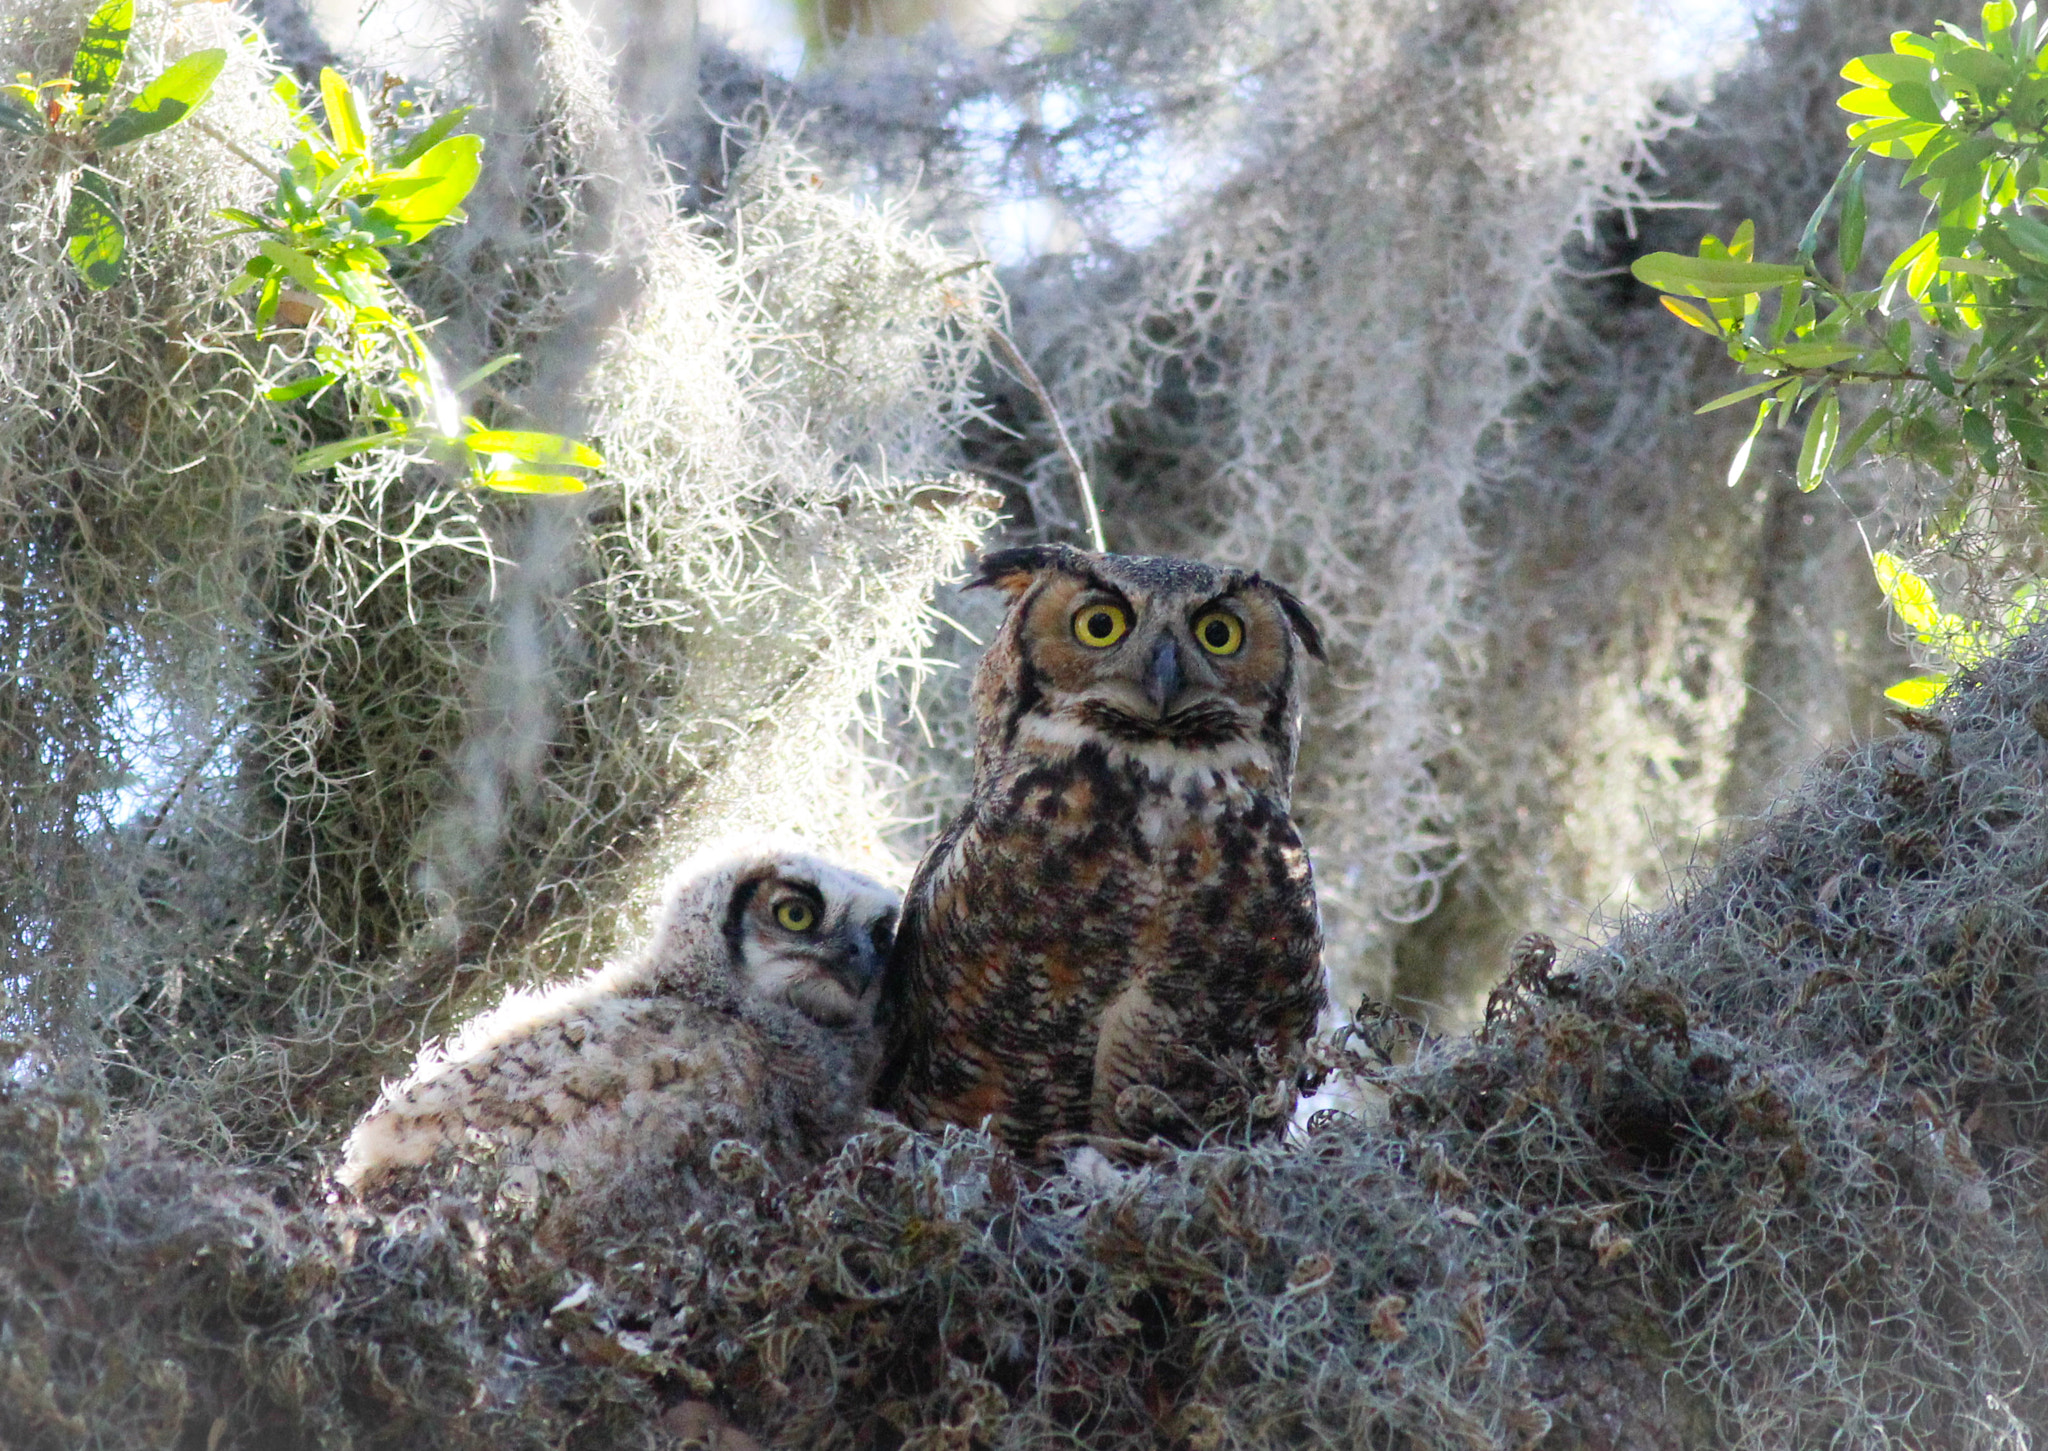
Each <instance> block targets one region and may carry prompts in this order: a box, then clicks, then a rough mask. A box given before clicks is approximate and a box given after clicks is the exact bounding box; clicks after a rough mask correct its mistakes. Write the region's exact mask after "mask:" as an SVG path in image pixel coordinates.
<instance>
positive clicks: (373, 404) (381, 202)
mask: <svg viewBox="0 0 2048 1451" xmlns="http://www.w3.org/2000/svg"><path fill="white" fill-rule="evenodd" d="M277 91H278V95H279V97H280V98H281V99H282V100H283V101H284V102H285V103H286V105H288V106H290V107H291V109H292V112H293V114H294V116H295V117H296V118H297V121H298V127H299V132H300V139H299V140H298V141H296V142H294V143H293V145H292V146H291V147H290V148H289V149H288V150H287V151H285V152H284V154H283V157H282V161H283V165H282V166H281V167H280V168H279V170H278V185H277V192H276V195H275V196H274V197H273V198H272V199H271V200H270V201H269V202H267V203H265V204H264V206H263V207H262V208H261V210H260V211H256V212H248V211H239V210H230V211H223V212H222V213H221V215H222V216H223V217H225V218H226V219H227V220H229V221H231V222H234V223H236V224H237V227H238V230H237V231H236V232H233V233H230V234H229V235H231V236H246V237H250V238H253V239H254V252H253V254H252V255H251V256H250V257H249V259H248V260H247V261H246V262H244V263H243V264H242V270H241V272H240V273H239V274H238V275H237V276H236V277H235V279H234V280H233V282H231V283H230V284H229V291H230V292H244V291H248V290H251V289H254V290H255V292H256V317H257V322H258V324H259V325H260V326H263V327H270V326H273V325H274V324H276V323H277V322H279V321H280V320H282V321H284V322H285V323H287V324H288V325H305V324H308V323H311V322H312V321H313V320H314V319H315V318H316V317H320V318H323V319H324V320H325V321H326V322H327V323H328V324H329V325H330V330H331V331H332V332H333V333H334V334H335V335H336V336H338V337H339V338H340V339H341V340H342V345H340V346H337V345H334V344H330V343H323V344H321V345H320V346H318V347H316V348H315V350H314V363H315V371H314V372H313V373H312V374H311V375H310V376H308V377H305V378H300V379H296V380H294V381H292V382H290V383H286V384H282V385H280V386H278V387H276V388H273V389H271V390H270V391H269V394H268V396H269V397H270V398H271V399H272V401H275V402H291V401H294V400H297V399H301V398H308V397H313V396H317V395H318V394H320V393H321V392H323V391H324V390H326V389H327V388H328V387H330V386H332V385H334V384H336V383H340V382H344V381H346V382H347V383H349V384H351V385H353V388H354V391H355V392H356V393H357V394H358V402H359V405H360V407H359V408H358V410H357V411H359V412H366V413H369V414H371V415H373V416H374V417H375V418H376V419H377V424H376V426H375V427H374V429H373V431H372V432H370V433H367V434H364V435H362V436H360V437H356V438H349V439H344V440H342V441H340V442H338V443H332V444H327V445H324V446H322V447H320V448H316V449H312V450H310V451H309V452H307V453H305V454H302V455H301V456H300V457H299V459H298V466H299V467H300V468H301V469H318V468H329V467H332V466H333V465H334V464H337V463H339V462H341V461H342V460H343V459H346V458H351V457H353V456H355V455H357V454H360V453H366V452H368V451H370V450H372V449H379V448H405V449H412V450H417V451H419V452H423V453H425V454H427V455H429V456H432V457H437V458H440V459H442V460H444V461H445V462H448V463H450V464H452V465H454V466H456V467H458V468H460V469H461V470H462V471H463V472H465V473H466V474H467V475H468V476H469V477H470V479H471V480H472V481H473V482H475V483H478V484H481V485H483V486H484V487H487V488H494V489H506V490H512V491H515V492H526V493H573V492H576V491H578V490H580V489H582V488H583V487H584V473H585V471H588V470H594V469H598V468H602V467H603V462H604V461H603V460H602V459H601V458H599V457H598V455H597V454H596V453H595V452H594V451H593V450H592V449H590V448H589V447H587V446H586V445H584V444H581V443H578V442H576V441H574V440H573V439H567V438H562V437H559V436H557V435H555V434H548V433H535V432H528V431H518V430H514V431H506V430H502V429H494V428H487V427H486V426H485V425H484V424H483V423H481V422H480V421H478V420H477V419H475V418H471V417H469V416H467V415H466V413H465V412H464V410H463V407H462V398H461V394H462V390H463V389H464V388H467V387H469V386H472V385H473V384H474V383H475V382H477V381H479V380H480V379H481V378H482V377H484V376H486V375H487V374H488V373H490V372H494V371H496V370H497V369H498V368H500V367H502V366H504V365H505V364H507V363H509V362H512V361H513V359H511V358H502V359H499V360H497V361H496V362H494V363H492V364H491V365H490V366H488V367H487V368H485V369H483V370H481V371H480V372H479V373H478V374H477V375H476V376H475V377H472V378H468V379H464V380H462V381H461V382H460V383H459V384H451V383H450V382H449V380H448V379H447V378H446V377H445V376H444V374H443V372H442V370H441V367H440V365H439V363H438V362H437V360H436V359H435V357H434V355H433V352H432V350H431V349H430V348H429V347H428V346H427V343H426V340H425V339H424V338H423V337H422V336H421V334H420V331H419V329H418V328H416V327H414V326H413V324H412V323H411V322H410V321H409V320H408V316H409V311H408V307H407V304H406V302H405V299H404V296H403V294H402V293H401V292H400V291H399V290H398V287H397V285H396V283H395V282H394V281H393V280H392V276H391V264H392V254H393V252H394V251H395V250H397V249H401V248H404V247H407V246H410V245H411V244H412V243H415V242H418V241H420V240H421V239H422V238H424V237H426V236H428V235H429V234H430V233H432V232H433V231H434V230H435V229H436V228H438V227H441V226H444V225H447V224H449V223H452V222H460V221H461V220H462V219H463V217H462V209H461V207H462V202H463V199H464V198H466V197H467V196H468V195H469V192H470V189H471V188H472V187H474V186H475V185H476V179H477V176H478V174H479V171H480V168H481V165H482V161H481V155H482V151H483V141H482V138H480V137H477V136H469V135H455V134H453V132H454V130H455V127H456V126H457V125H458V124H460V122H461V121H462V118H463V117H464V116H465V115H466V114H468V111H469V108H468V107H466V106H464V107H458V108H457V109H455V110H453V111H450V112H448V113H446V114H445V115H442V116H439V117H437V118H435V119H434V120H433V121H432V122H431V123H430V124H429V125H427V126H426V128H425V129H424V130H422V131H420V132H419V133H418V134H417V135H414V136H412V137H411V138H409V139H407V140H405V141H404V142H403V143H402V144H401V145H399V146H398V147H397V149H396V150H394V151H393V152H392V153H391V154H390V155H388V156H387V155H382V154H380V147H379V144H378V138H379V131H380V128H377V127H375V126H373V125H372V124H371V121H370V119H369V116H368V114H367V112H366V110H365V108H364V106H363V103H362V98H361V97H359V96H358V95H357V94H356V92H355V89H354V88H353V87H352V86H350V85H349V83H348V82H347V81H346V80H345V79H344V78H342V77H341V76H340V75H338V74H336V73H335V72H334V71H332V70H328V71H323V72H322V73H321V76H320V97H321V104H322V109H323V110H324V112H325V114H326V124H325V125H324V126H323V125H322V124H321V122H320V121H319V120H318V119H316V118H315V117H313V116H312V115H310V114H308V113H307V112H305V111H303V110H301V109H300V107H299V105H298V95H297V88H296V87H295V86H294V85H293V83H292V82H291V81H290V80H289V79H284V80H280V81H279V82H278V88H277Z"/></svg>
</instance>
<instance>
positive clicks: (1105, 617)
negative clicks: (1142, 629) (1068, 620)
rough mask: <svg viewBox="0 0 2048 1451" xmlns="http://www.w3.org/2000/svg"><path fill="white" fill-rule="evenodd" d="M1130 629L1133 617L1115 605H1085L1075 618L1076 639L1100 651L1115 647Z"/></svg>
mask: <svg viewBox="0 0 2048 1451" xmlns="http://www.w3.org/2000/svg"><path fill="white" fill-rule="evenodd" d="M1130 628H1131V617H1130V616H1129V615H1126V614H1125V613H1124V612H1123V611H1122V610H1120V609H1118V608H1117V607H1116V606H1115V605H1105V604H1094V605H1083V606H1082V607H1081V610H1080V613H1079V614H1077V615H1075V616H1074V638H1075V639H1076V640H1079V641H1080V642H1081V643H1082V644H1083V645H1093V646H1094V647H1095V648H1096V649H1098V650H1102V649H1106V648H1108V647H1109V646H1111V645H1114V644H1115V643H1116V642H1117V641H1119V640H1121V639H1122V638H1123V637H1124V635H1125V634H1126V633H1127V632H1128V631H1129V630H1130Z"/></svg>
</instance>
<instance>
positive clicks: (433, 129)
mask: <svg viewBox="0 0 2048 1451" xmlns="http://www.w3.org/2000/svg"><path fill="white" fill-rule="evenodd" d="M475 109H476V107H474V106H457V107H456V108H455V109H454V110H452V111H450V112H448V114H447V115H445V116H436V117H435V118H434V119H433V121H432V122H431V123H429V125H428V126H427V129H426V130H424V131H422V132H420V134H419V135H417V136H415V137H413V138H412V139H411V140H410V141H408V142H406V143H405V145H403V146H401V147H400V148H399V149H398V151H397V152H396V153H395V154H394V155H393V156H392V158H391V161H390V165H392V166H394V167H397V168H399V169H401V170H403V169H404V168H405V167H408V166H411V165H412V164H413V163H414V162H415V161H418V160H419V159H420V158H421V157H422V156H425V155H426V154H427V153H428V152H429V151H432V150H433V149H434V147H435V145H436V144H437V143H439V141H440V140H441V138H442V137H443V136H446V135H447V134H448V133H449V132H450V131H453V130H454V129H455V128H456V127H457V126H460V125H461V124H462V118H463V117H464V116H467V115H468V114H469V113H470V112H471V111H474V110H475Z"/></svg>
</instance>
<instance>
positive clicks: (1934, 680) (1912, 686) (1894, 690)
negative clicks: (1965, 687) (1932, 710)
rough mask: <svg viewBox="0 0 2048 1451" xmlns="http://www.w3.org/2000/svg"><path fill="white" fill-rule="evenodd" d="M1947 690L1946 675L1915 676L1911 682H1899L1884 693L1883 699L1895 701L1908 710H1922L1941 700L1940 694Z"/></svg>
mask: <svg viewBox="0 0 2048 1451" xmlns="http://www.w3.org/2000/svg"><path fill="white" fill-rule="evenodd" d="M1947 689H1948V677H1947V676H1946V675H1915V676H1914V677H1913V678H1912V679H1911V680H1901V681H1900V682H1899V683H1898V684H1897V685H1894V686H1892V687H1891V688H1889V689H1888V690H1886V691H1885V698H1886V699H1888V700H1896V701H1897V702H1898V703H1899V704H1900V705H1903V706H1905V707H1907V708H1908V709H1910V710H1924V709H1926V708H1927V707H1928V706H1930V705H1932V704H1934V702H1935V701H1937V700H1939V699H1941V693H1942V692H1943V691H1944V690H1947Z"/></svg>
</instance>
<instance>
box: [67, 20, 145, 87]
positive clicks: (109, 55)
mask: <svg viewBox="0 0 2048 1451" xmlns="http://www.w3.org/2000/svg"><path fill="white" fill-rule="evenodd" d="M134 24H135V0H106V3H105V4H103V5H101V6H100V8H99V9H97V10H95V11H93V13H92V19H90V20H88V21H86V22H85V36H84V38H83V39H82V40H80V41H79V42H78V52H77V54H75V55H73V56H72V57H71V89H72V91H73V92H74V93H75V94H77V95H80V96H104V95H106V94H107V93H108V92H109V91H111V90H113V89H114V82H115V81H117V80H119V79H120V77H121V62H122V61H123V60H125V59H127V56H128V31H129V29H130V28H131V27H132V26H133V25H134Z"/></svg>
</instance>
